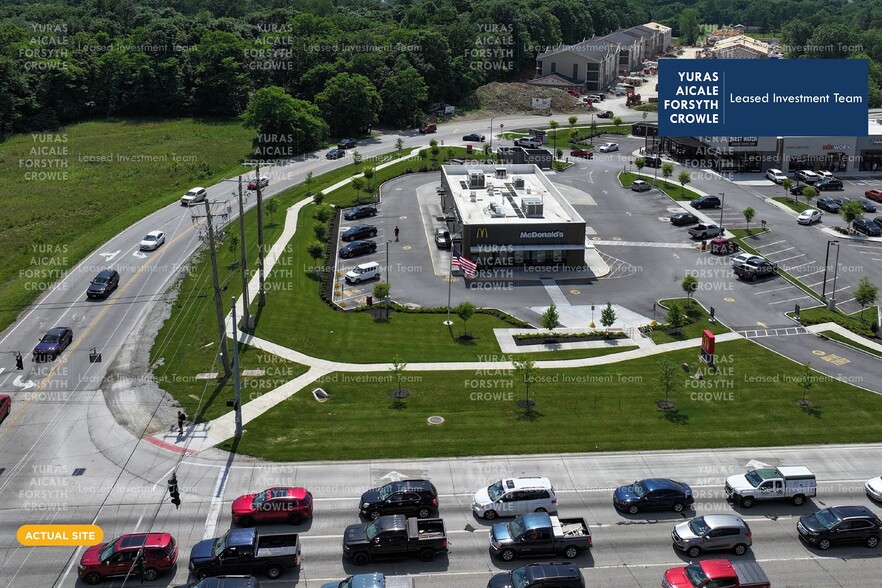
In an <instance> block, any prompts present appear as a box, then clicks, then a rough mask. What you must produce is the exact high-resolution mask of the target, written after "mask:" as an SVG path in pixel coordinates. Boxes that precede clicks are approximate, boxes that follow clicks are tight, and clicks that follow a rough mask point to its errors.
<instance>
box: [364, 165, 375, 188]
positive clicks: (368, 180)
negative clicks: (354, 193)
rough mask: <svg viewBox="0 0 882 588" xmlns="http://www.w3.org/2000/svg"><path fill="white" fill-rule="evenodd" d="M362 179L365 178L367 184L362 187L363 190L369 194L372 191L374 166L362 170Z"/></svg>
mask: <svg viewBox="0 0 882 588" xmlns="http://www.w3.org/2000/svg"><path fill="white" fill-rule="evenodd" d="M363 175H364V179H365V180H366V183H367V185H366V186H365V187H364V189H365V191H366V192H367V193H368V194H370V193H371V192H373V191H374V168H372V167H369V168H367V169H366V170H364V174H363Z"/></svg>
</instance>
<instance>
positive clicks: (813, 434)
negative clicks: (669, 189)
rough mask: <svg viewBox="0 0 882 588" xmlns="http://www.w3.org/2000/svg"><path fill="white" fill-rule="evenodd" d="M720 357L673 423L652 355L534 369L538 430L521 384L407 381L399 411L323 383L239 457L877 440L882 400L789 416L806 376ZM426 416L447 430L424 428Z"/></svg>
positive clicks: (742, 345)
mask: <svg viewBox="0 0 882 588" xmlns="http://www.w3.org/2000/svg"><path fill="white" fill-rule="evenodd" d="M717 353H718V364H717V365H718V367H719V368H720V370H721V373H719V374H706V375H705V379H704V380H701V381H698V380H693V379H691V378H690V377H689V376H687V374H685V373H683V372H681V371H680V370H678V380H679V381H680V382H681V385H680V386H678V388H677V389H676V390H675V391H674V392H672V394H671V396H670V401H671V402H673V403H674V404H675V405H676V408H677V410H676V411H674V412H671V413H665V412H663V411H661V410H659V409H658V408H657V407H656V405H655V402H656V401H658V400H662V399H663V394H662V393H660V392H659V390H658V385H657V383H656V381H657V377H658V364H657V362H658V360H659V358H658V357H648V358H643V359H638V360H631V361H628V362H623V363H618V364H610V365H604V366H597V367H592V368H581V369H573V370H540V373H539V376H540V377H541V378H542V379H543V381H540V382H537V383H535V384H533V385H532V386H531V388H530V398H531V399H532V400H534V401H535V402H536V406H535V409H534V416H533V417H532V418H528V417H526V416H525V415H524V413H523V410H522V409H519V408H517V407H516V405H515V402H516V401H517V400H519V399H522V398H523V397H524V388H523V385H522V384H521V383H515V382H514V378H513V377H512V376H511V375H509V374H497V373H496V371H492V372H491V373H489V374H483V373H480V372H478V373H475V372H443V373H435V372H429V373H427V372H413V373H410V372H409V373H407V374H406V378H405V379H404V380H403V381H402V384H401V385H402V387H403V388H406V389H407V390H409V391H410V395H409V396H408V397H407V398H406V399H404V401H403V406H401V407H395V406H394V402H393V399H392V396H391V394H392V392H393V390H395V388H396V382H395V381H394V380H393V378H392V376H391V374H381V373H378V374H357V375H354V374H341V373H335V374H330V375H329V376H327V377H326V378H325V380H324V381H323V382H322V384H321V385H322V387H323V388H325V389H326V390H327V391H329V392H330V395H331V397H330V400H328V401H327V402H324V403H321V404H319V403H317V402H316V401H315V400H314V399H313V398H312V396H311V395H310V394H309V391H308V390H301V391H300V392H298V393H297V394H295V395H294V396H293V397H292V398H290V399H289V400H287V401H285V402H283V403H281V404H280V405H279V406H277V407H276V408H275V409H273V410H271V411H269V412H268V413H266V414H264V415H262V416H261V417H259V418H258V419H256V420H255V421H253V422H251V423H249V424H248V426H247V427H246V428H247V429H248V432H247V433H246V434H245V436H244V438H243V441H242V443H241V444H240V445H239V448H238V450H239V451H240V452H243V453H246V454H251V455H257V456H260V457H263V458H266V459H268V460H272V461H311V460H353V459H390V458H402V459H405V458H418V457H444V456H466V455H479V454H486V453H494V454H500V453H505V454H513V455H516V454H536V453H567V452H580V451H639V450H658V449H687V448H698V447H709V448H715V447H727V448H728V447H746V446H750V447H756V446H763V445H792V444H807V443H870V442H875V441H877V440H878V439H879V438H880V436H882V420H880V419H879V418H878V415H879V412H880V410H882V398H880V397H879V396H877V395H875V394H872V393H870V392H866V391H863V390H860V389H858V388H854V387H852V386H850V385H848V384H845V383H843V382H839V381H837V380H833V379H831V378H826V377H823V376H820V375H818V379H817V380H815V382H814V386H813V387H812V389H811V390H810V391H809V393H808V395H807V397H806V399H807V400H808V401H810V402H811V406H809V407H807V408H805V409H804V408H801V407H800V406H799V405H797V400H799V399H800V398H801V397H802V394H803V390H802V388H801V387H800V386H799V384H798V383H797V378H798V375H799V373H800V371H801V369H802V368H801V366H799V365H797V364H795V363H793V362H791V361H789V360H786V359H784V358H782V357H781V356H779V355H777V354H775V353H772V352H770V351H767V350H765V349H763V348H762V347H760V346H758V345H756V344H754V343H752V342H750V341H732V342H727V343H721V344H719V345H718V346H717ZM666 357H668V358H669V359H670V360H671V361H672V362H674V363H675V364H677V365H679V364H681V363H684V362H688V363H689V365H690V366H691V368H690V372H694V370H695V369H696V366H699V365H701V364H700V363H699V360H698V350H697V349H688V350H683V351H678V352H673V353H670V354H667V355H666ZM687 382H688V384H687ZM311 388H312V386H310V389H311ZM433 415H439V416H442V417H444V419H445V421H444V423H443V424H441V425H429V424H427V422H426V419H427V418H428V417H429V416H433ZM746 422H749V423H750V429H749V430H750V434H745V431H746V429H745V423H746ZM603 423H615V424H614V425H609V426H604V425H603ZM378 427H380V428H382V430H383V432H384V434H382V435H378V434H376V433H377V429H378ZM549 431H554V434H549ZM623 431H630V432H632V434H623ZM500 440H504V441H503V442H502V443H500ZM221 447H222V448H228V447H229V446H228V445H226V446H225V445H221Z"/></svg>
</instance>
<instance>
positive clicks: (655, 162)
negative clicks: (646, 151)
mask: <svg viewBox="0 0 882 588" xmlns="http://www.w3.org/2000/svg"><path fill="white" fill-rule="evenodd" d="M643 162H644V163H645V164H646V166H647V167H661V166H662V160H661V157H659V156H657V155H647V156H646V157H644V158H643Z"/></svg>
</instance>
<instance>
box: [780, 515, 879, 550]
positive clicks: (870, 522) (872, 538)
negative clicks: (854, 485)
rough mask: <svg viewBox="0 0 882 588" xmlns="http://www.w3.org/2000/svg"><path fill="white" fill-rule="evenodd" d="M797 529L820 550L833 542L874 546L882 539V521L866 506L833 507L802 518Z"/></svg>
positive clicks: (807, 541) (828, 546)
mask: <svg viewBox="0 0 882 588" xmlns="http://www.w3.org/2000/svg"><path fill="white" fill-rule="evenodd" d="M796 530H797V531H798V532H799V538H800V539H802V540H803V541H805V542H806V543H808V544H810V545H814V546H815V547H817V548H818V549H822V550H823V549H829V548H830V545H832V544H833V543H863V544H865V545H866V546H867V547H869V548H871V549H872V548H874V547H876V546H877V545H879V539H880V538H882V521H880V520H879V517H877V516H876V514H875V513H873V511H871V510H870V509H868V508H867V507H865V506H832V507H830V508H823V509H821V510H819V511H818V512H816V513H815V514H810V515H803V516H801V517H799V523H797V525H796Z"/></svg>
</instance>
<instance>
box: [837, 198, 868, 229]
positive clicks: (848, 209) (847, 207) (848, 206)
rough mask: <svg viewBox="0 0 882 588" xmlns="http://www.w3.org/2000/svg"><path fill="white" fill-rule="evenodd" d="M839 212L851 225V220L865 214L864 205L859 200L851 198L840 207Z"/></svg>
mask: <svg viewBox="0 0 882 588" xmlns="http://www.w3.org/2000/svg"><path fill="white" fill-rule="evenodd" d="M839 214H840V215H841V216H842V218H844V219H845V222H847V223H848V224H849V225H850V224H851V221H853V220H854V219H856V218H859V217H861V216H863V214H864V207H863V206H862V205H861V203H860V202H858V201H857V200H849V201H848V202H846V203H845V204H843V205H842V206H841V207H840V208H839Z"/></svg>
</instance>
